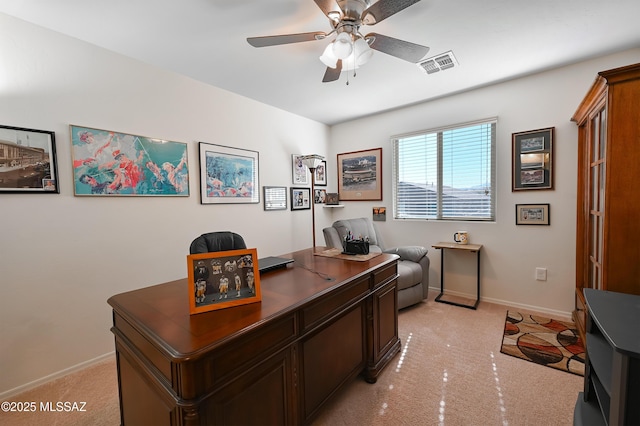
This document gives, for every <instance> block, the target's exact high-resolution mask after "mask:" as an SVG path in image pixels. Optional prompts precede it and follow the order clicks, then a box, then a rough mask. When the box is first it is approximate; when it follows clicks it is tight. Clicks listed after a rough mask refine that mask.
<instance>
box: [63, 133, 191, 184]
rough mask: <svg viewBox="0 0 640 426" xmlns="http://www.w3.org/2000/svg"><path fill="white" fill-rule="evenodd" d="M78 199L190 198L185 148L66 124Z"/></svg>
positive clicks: (181, 145)
mask: <svg viewBox="0 0 640 426" xmlns="http://www.w3.org/2000/svg"><path fill="white" fill-rule="evenodd" d="M70 132H71V145H72V154H73V180H74V191H75V195H77V196H84V195H95V196H118V195H119V196H189V168H188V164H187V144H186V143H181V142H170V141H165V140H160V139H150V138H146V137H143V136H136V135H130V134H126V133H118V132H113V131H109V130H99V129H92V128H88V127H79V126H70Z"/></svg>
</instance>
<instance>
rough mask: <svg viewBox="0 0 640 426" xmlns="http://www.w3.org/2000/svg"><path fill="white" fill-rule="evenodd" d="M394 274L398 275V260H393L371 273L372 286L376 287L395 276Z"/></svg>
mask: <svg viewBox="0 0 640 426" xmlns="http://www.w3.org/2000/svg"><path fill="white" fill-rule="evenodd" d="M396 275H398V262H393V263H392V264H391V265H389V266H387V267H385V268H383V269H379V270H377V271H375V272H374V273H373V288H374V289H376V288H378V287H379V286H380V285H382V284H384V283H386V282H387V281H389V280H391V279H393V278H395V277H396Z"/></svg>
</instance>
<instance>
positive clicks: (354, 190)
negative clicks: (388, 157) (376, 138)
mask: <svg viewBox="0 0 640 426" xmlns="http://www.w3.org/2000/svg"><path fill="white" fill-rule="evenodd" d="M338 193H339V194H340V200H342V201H365V200H382V148H375V149H368V150H365V151H355V152H345V153H343V154H338Z"/></svg>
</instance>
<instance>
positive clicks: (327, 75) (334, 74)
mask: <svg viewBox="0 0 640 426" xmlns="http://www.w3.org/2000/svg"><path fill="white" fill-rule="evenodd" d="M341 72H342V59H338V62H337V63H336V67H335V68H330V67H327V70H326V71H325V72H324V78H323V79H322V82H323V83H329V82H331V81H336V80H337V79H339V78H340V73H341Z"/></svg>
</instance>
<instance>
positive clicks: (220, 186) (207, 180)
mask: <svg viewBox="0 0 640 426" xmlns="http://www.w3.org/2000/svg"><path fill="white" fill-rule="evenodd" d="M258 175H259V153H258V152H257V151H250V150H246V149H239V148H232V147H229V146H222V145H214V144H210V143H205V142H200V203H201V204H245V203H259V202H260V187H259V186H258Z"/></svg>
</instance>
